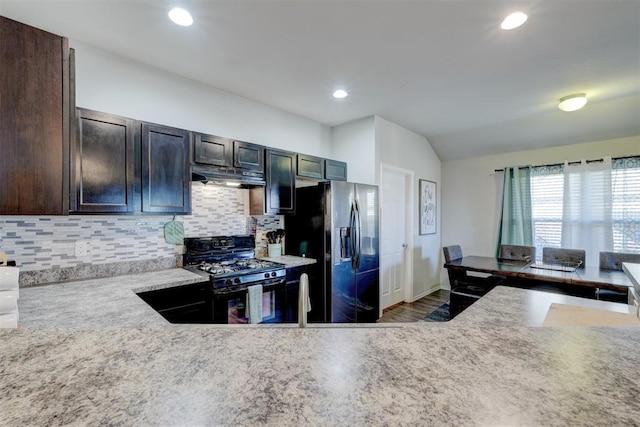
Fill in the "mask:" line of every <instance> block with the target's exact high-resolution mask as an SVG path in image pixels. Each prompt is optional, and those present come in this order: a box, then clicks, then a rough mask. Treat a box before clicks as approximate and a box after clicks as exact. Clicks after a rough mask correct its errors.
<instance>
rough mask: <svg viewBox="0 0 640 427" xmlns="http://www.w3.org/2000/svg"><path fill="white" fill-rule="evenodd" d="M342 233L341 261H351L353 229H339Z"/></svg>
mask: <svg viewBox="0 0 640 427" xmlns="http://www.w3.org/2000/svg"><path fill="white" fill-rule="evenodd" d="M338 231H339V233H340V261H349V260H350V259H351V258H352V254H351V252H352V248H351V227H340V228H338Z"/></svg>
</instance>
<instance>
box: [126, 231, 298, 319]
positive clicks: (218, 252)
mask: <svg viewBox="0 0 640 427" xmlns="http://www.w3.org/2000/svg"><path fill="white" fill-rule="evenodd" d="M184 246H185V254H184V258H183V262H184V264H183V265H184V268H185V269H186V270H189V271H191V272H193V273H196V274H198V275H200V276H202V278H203V280H202V282H200V283H195V284H191V285H186V286H180V287H175V288H169V289H160V290H154V291H150V292H145V293H141V294H138V296H140V298H142V299H143V300H144V301H146V302H147V303H148V304H149V305H150V306H151V307H153V308H154V309H155V310H156V311H157V312H158V313H160V314H161V315H162V316H163V317H164V318H165V319H167V320H168V321H169V322H171V323H240V324H242V323H281V322H284V321H286V317H287V313H286V310H287V309H286V307H287V296H286V295H287V283H286V275H287V274H286V268H285V266H284V264H280V263H277V262H271V261H265V260H260V259H256V257H255V240H254V237H253V236H248V235H242V236H212V237H197V238H185V239H184ZM292 300H293V298H292ZM250 306H251V307H252V308H253V309H252V310H251V309H249V307H250ZM256 307H259V309H256Z"/></svg>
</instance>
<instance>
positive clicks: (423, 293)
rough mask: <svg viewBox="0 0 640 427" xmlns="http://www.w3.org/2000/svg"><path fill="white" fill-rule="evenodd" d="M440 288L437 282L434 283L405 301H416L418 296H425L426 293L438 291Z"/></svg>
mask: <svg viewBox="0 0 640 427" xmlns="http://www.w3.org/2000/svg"><path fill="white" fill-rule="evenodd" d="M440 289H442V288H441V287H440V284H439V283H438V284H436V285H435V286H434V287H433V288H431V289H427V290H426V291H424V292H421V293H419V294H418V295H414V296H413V298H411V300H410V301H407V302H415V301H418V300H419V299H420V298H423V297H426V296H427V295H429V294H432V293H434V292H435V291H438V290H440Z"/></svg>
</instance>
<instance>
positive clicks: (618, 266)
mask: <svg viewBox="0 0 640 427" xmlns="http://www.w3.org/2000/svg"><path fill="white" fill-rule="evenodd" d="M623 262H633V263H638V264H640V254H630V253H624V252H600V270H622V263H623Z"/></svg>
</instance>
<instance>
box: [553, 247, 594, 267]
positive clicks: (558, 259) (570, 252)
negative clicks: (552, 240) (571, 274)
mask: <svg viewBox="0 0 640 427" xmlns="http://www.w3.org/2000/svg"><path fill="white" fill-rule="evenodd" d="M586 255H587V253H586V252H585V251H584V250H582V249H565V248H542V262H543V263H545V264H558V265H567V266H579V267H584V262H585V260H586Z"/></svg>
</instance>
